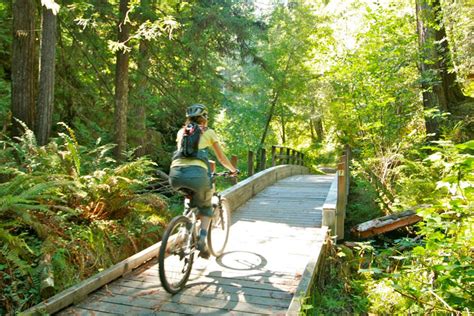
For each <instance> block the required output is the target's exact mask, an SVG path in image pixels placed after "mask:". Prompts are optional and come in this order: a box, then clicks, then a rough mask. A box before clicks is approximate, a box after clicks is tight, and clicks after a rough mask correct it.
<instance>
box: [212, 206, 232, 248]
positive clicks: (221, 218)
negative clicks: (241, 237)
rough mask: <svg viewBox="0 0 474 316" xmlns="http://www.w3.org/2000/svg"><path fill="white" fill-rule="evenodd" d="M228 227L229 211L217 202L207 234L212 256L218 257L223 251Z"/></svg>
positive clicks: (227, 235) (227, 236)
mask: <svg viewBox="0 0 474 316" xmlns="http://www.w3.org/2000/svg"><path fill="white" fill-rule="evenodd" d="M229 228H230V213H229V211H228V209H227V207H223V206H222V205H221V204H219V205H218V206H216V207H215V209H214V216H213V218H212V220H211V225H210V228H209V233H208V235H207V244H208V247H209V251H210V252H211V254H212V255H213V256H216V257H219V256H220V255H222V254H223V253H224V249H225V246H226V245H227V240H228V238H229Z"/></svg>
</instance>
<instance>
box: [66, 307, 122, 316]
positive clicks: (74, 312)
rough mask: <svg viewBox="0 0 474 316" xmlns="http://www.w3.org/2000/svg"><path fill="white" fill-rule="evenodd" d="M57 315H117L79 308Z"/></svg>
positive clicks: (72, 308)
mask: <svg viewBox="0 0 474 316" xmlns="http://www.w3.org/2000/svg"><path fill="white" fill-rule="evenodd" d="M57 315H59V316H92V315H94V316H110V315H117V314H114V313H109V312H101V311H94V310H90V309H83V308H80V307H71V308H68V309H67V310H65V311H63V312H61V313H59V314H57Z"/></svg>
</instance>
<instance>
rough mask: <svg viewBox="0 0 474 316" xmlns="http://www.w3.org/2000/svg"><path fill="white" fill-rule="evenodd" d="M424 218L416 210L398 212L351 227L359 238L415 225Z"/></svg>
mask: <svg viewBox="0 0 474 316" xmlns="http://www.w3.org/2000/svg"><path fill="white" fill-rule="evenodd" d="M421 220H422V218H421V217H420V216H418V215H417V214H416V213H415V212H414V211H411V210H409V211H405V212H401V213H398V214H391V215H388V216H383V217H379V218H376V219H373V220H370V221H367V222H364V223H362V224H359V225H357V226H355V227H353V228H352V229H351V232H352V233H353V234H354V235H356V236H358V237H359V238H367V237H371V236H375V235H379V234H383V233H386V232H389V231H392V230H395V229H397V228H401V227H405V226H408V225H413V224H415V223H418V222H419V221H421Z"/></svg>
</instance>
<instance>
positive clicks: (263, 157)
mask: <svg viewBox="0 0 474 316" xmlns="http://www.w3.org/2000/svg"><path fill="white" fill-rule="evenodd" d="M260 152H261V155H260V163H259V170H265V168H266V167H267V150H266V149H265V148H262V149H261V151H260Z"/></svg>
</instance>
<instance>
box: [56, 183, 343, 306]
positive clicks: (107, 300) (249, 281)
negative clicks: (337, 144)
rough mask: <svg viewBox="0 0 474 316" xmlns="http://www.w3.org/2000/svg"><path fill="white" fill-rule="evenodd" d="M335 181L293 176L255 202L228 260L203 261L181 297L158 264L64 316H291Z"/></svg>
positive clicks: (237, 222) (236, 217)
mask: <svg viewBox="0 0 474 316" xmlns="http://www.w3.org/2000/svg"><path fill="white" fill-rule="evenodd" d="M333 179H334V175H323V176H318V175H298V176H292V177H289V178H285V179H283V180H280V181H278V182H276V183H275V184H273V185H272V186H269V187H267V188H266V189H264V190H263V191H261V192H260V193H258V194H257V195H256V196H255V197H253V198H252V199H250V200H249V201H247V203H245V204H244V205H243V206H241V207H240V208H238V209H237V210H236V211H235V212H234V213H233V214H232V226H231V230H230V237H229V243H228V245H227V248H226V253H225V254H224V255H222V256H221V257H220V258H218V259H215V258H211V259H209V260H204V259H202V258H198V259H196V261H195V263H194V266H193V272H192V274H191V277H190V280H189V282H188V286H187V287H186V288H185V289H184V290H183V291H182V292H180V293H179V294H176V295H174V296H171V295H170V294H168V293H166V292H165V290H164V289H163V288H162V287H161V285H160V281H159V277H158V266H157V261H156V259H153V260H151V261H150V262H148V263H147V264H145V265H144V266H142V267H140V268H138V269H135V270H133V271H132V272H130V273H128V274H126V275H124V276H122V277H121V278H119V279H117V280H116V281H114V282H112V283H110V284H108V285H106V286H104V287H102V288H101V289H99V290H98V291H96V292H94V293H92V294H90V295H89V296H88V297H87V298H86V299H85V300H83V301H81V302H78V303H76V304H75V305H74V306H72V307H69V308H67V309H65V310H63V311H61V312H60V313H59V315H111V314H115V315H179V314H181V315H182V314H188V315H222V314H228V315H249V314H250V315H251V314H277V315H284V314H286V313H287V310H288V307H289V306H290V302H291V300H292V298H293V296H294V294H295V291H296V289H297V287H298V285H299V283H300V280H301V277H302V275H303V273H304V270H305V267H306V265H307V264H308V261H309V260H310V256H311V255H312V254H314V252H315V250H316V249H318V247H321V244H322V242H323V241H324V239H325V234H324V232H325V230H322V229H321V228H320V227H321V221H322V206H323V203H324V200H325V198H326V195H327V192H328V190H329V188H330V185H331V181H332V180H333Z"/></svg>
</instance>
